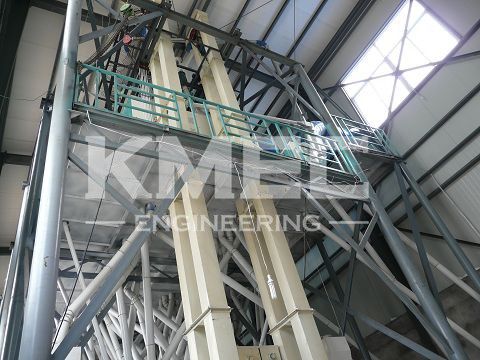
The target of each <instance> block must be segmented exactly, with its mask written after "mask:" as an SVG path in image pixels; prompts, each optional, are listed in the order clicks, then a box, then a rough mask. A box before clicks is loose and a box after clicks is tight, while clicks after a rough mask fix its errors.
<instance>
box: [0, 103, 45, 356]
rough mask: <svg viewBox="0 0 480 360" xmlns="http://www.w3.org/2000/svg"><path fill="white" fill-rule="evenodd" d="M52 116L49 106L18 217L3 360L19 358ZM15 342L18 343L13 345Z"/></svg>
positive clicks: (5, 304) (1, 339)
mask: <svg viewBox="0 0 480 360" xmlns="http://www.w3.org/2000/svg"><path fill="white" fill-rule="evenodd" d="M50 117H51V111H50V109H49V105H48V104H47V105H45V107H44V109H43V117H42V121H41V122H40V129H39V132H38V136H37V145H36V147H35V151H34V155H33V162H32V166H31V169H30V178H29V184H28V186H26V187H25V189H24V200H23V201H24V203H23V204H22V210H21V212H20V216H19V223H18V226H17V229H18V230H17V234H16V238H15V243H14V247H13V250H12V253H11V256H10V264H9V267H8V273H7V278H6V281H5V290H4V293H3V301H2V304H1V320H0V350H1V356H0V357H1V358H10V357H16V356H18V350H19V346H20V334H21V331H22V327H21V325H22V319H23V310H24V299H25V291H24V290H25V289H24V279H23V273H24V256H25V250H26V247H29V246H31V242H33V239H32V236H33V233H34V231H35V227H36V219H37V214H38V199H39V197H40V191H41V187H42V181H43V170H44V167H43V159H44V158H45V152H46V147H47V141H48V132H49V129H50ZM25 202H26V203H25ZM12 341H14V342H15V343H12Z"/></svg>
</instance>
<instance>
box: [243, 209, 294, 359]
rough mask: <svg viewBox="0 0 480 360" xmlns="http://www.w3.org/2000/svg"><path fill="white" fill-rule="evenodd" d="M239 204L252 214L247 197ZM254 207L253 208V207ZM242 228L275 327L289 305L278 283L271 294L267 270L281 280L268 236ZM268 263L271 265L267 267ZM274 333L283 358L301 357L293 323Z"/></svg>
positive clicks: (260, 290)
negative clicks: (272, 294)
mask: <svg viewBox="0 0 480 360" xmlns="http://www.w3.org/2000/svg"><path fill="white" fill-rule="evenodd" d="M236 205H237V212H238V214H239V215H245V216H249V212H248V209H247V203H246V201H244V200H238V201H237V203H236ZM250 207H252V205H250ZM251 210H252V211H253V209H251ZM241 230H243V234H244V237H245V243H246V245H247V250H248V253H249V255H250V260H251V262H252V267H253V270H254V272H255V277H256V278H257V280H258V281H257V282H258V291H259V293H260V297H261V298H262V304H263V307H264V309H265V314H266V316H267V321H268V324H269V326H270V329H274V328H276V327H277V325H278V324H279V323H280V321H281V320H282V319H284V318H285V317H286V316H287V310H286V309H285V304H284V301H283V297H282V293H281V291H280V289H278V287H277V298H276V299H275V300H273V299H272V298H271V296H270V290H269V289H268V285H267V274H270V275H271V276H272V278H273V280H274V281H275V284H278V281H277V279H276V276H275V273H274V272H273V265H272V260H271V259H270V256H269V252H268V249H267V248H266V245H265V239H264V238H263V234H262V233H261V232H255V231H254V229H253V226H250V227H249V228H243V229H241ZM260 248H261V249H260ZM265 265H266V266H267V267H265ZM270 334H271V336H272V338H273V342H274V344H275V345H277V346H278V347H279V349H280V353H281V355H282V359H283V360H300V359H301V357H300V352H299V349H298V346H297V343H296V339H295V336H294V334H293V329H292V327H291V325H290V324H288V323H287V324H285V326H283V327H281V328H279V329H278V330H277V331H273V332H271V333H270Z"/></svg>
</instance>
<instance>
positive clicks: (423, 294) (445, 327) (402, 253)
mask: <svg viewBox="0 0 480 360" xmlns="http://www.w3.org/2000/svg"><path fill="white" fill-rule="evenodd" d="M295 68H296V71H297V73H298V74H299V75H300V79H301V81H302V86H303V88H304V90H305V92H306V93H307V96H308V98H309V100H310V101H311V103H312V105H313V107H314V108H315V109H316V110H317V111H318V112H320V113H321V114H322V118H323V120H324V121H325V122H326V123H327V124H328V125H330V128H329V130H330V131H331V132H332V135H335V136H337V137H338V141H339V142H340V144H341V145H343V146H342V148H344V149H345V155H346V156H347V157H348V160H349V161H350V164H351V165H352V168H353V171H355V173H356V174H357V176H358V177H359V178H360V181H362V182H364V183H368V178H367V177H366V175H365V174H364V172H363V170H362V168H361V167H360V164H359V163H358V162H357V160H356V159H355V157H354V156H353V154H352V153H351V151H350V150H349V148H348V145H347V144H346V143H345V141H344V140H343V138H342V137H341V136H340V135H341V134H340V133H339V132H338V130H337V129H336V127H335V124H334V122H333V119H332V117H331V114H330V112H329V111H328V109H327V107H326V106H325V104H324V103H323V101H322V99H321V97H320V95H319V94H318V92H317V90H316V89H315V86H314V85H313V83H312V82H311V80H310V78H309V77H308V75H307V73H306V72H305V69H304V68H303V67H302V66H300V65H298V66H295ZM369 196H370V207H371V208H372V210H373V211H375V212H377V213H378V217H379V221H380V227H381V228H382V230H383V231H382V232H383V234H384V235H385V238H386V240H387V242H388V244H389V246H390V248H391V250H392V252H393V254H394V255H395V258H396V259H397V261H398V263H399V265H400V267H401V268H402V271H403V272H404V274H405V277H406V278H407V280H408V283H409V285H410V286H411V288H412V290H413V291H414V293H415V294H416V295H417V297H418V300H419V301H420V304H421V305H422V308H423V310H424V312H425V314H426V315H427V317H428V318H429V320H430V321H431V323H432V324H433V325H434V326H435V327H436V328H437V329H438V330H439V331H440V333H441V334H442V336H443V338H444V339H445V340H446V341H447V343H448V344H449V346H450V348H451V350H452V351H453V358H455V359H466V355H465V352H464V350H463V347H462V345H461V343H460V342H459V340H458V338H457V336H456V335H455V333H454V332H453V330H452V328H451V326H450V324H449V323H448V321H447V319H446V317H445V314H444V313H443V311H442V309H441V308H440V306H439V304H438V303H437V301H436V299H435V297H434V296H433V294H432V293H431V291H430V289H429V288H428V286H427V285H426V284H425V282H424V281H423V279H422V277H421V276H420V274H418V272H417V269H416V267H415V264H414V263H413V261H412V259H411V258H410V255H409V253H408V251H407V248H406V247H405V245H404V244H403V242H402V241H401V239H400V237H399V236H398V234H397V232H396V229H395V227H394V225H393V223H392V221H391V219H390V218H389V217H388V214H387V212H386V211H385V208H384V206H383V204H382V202H381V201H380V199H379V197H378V196H377V194H376V193H375V190H373V188H372V186H371V185H369Z"/></svg>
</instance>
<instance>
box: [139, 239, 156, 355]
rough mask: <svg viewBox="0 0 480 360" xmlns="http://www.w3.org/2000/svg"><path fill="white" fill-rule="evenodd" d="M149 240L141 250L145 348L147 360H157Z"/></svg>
mask: <svg viewBox="0 0 480 360" xmlns="http://www.w3.org/2000/svg"><path fill="white" fill-rule="evenodd" d="M148 242H149V240H147V241H145V244H143V246H142V249H141V251H140V252H141V257H142V277H143V284H142V288H143V305H144V317H145V337H144V342H145V347H146V348H147V360H156V359H155V337H154V334H153V327H154V324H153V306H152V282H151V280H150V250H149V249H150V247H149V243H148Z"/></svg>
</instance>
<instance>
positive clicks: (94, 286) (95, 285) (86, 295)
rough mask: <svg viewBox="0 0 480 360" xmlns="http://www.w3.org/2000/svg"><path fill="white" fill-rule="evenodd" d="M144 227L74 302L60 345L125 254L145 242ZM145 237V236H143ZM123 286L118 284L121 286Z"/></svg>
mask: <svg viewBox="0 0 480 360" xmlns="http://www.w3.org/2000/svg"><path fill="white" fill-rule="evenodd" d="M143 226H144V224H143V225H142V226H140V225H139V226H137V227H136V228H135V230H134V231H133V232H132V234H131V235H130V236H129V237H128V239H127V240H125V242H124V243H123V244H122V246H121V247H120V249H118V251H117V252H116V253H115V255H113V257H112V258H111V259H110V261H109V262H108V263H107V264H106V265H105V266H104V267H103V269H102V271H100V272H99V273H98V275H97V276H96V277H95V278H94V279H93V280H92V281H90V283H89V284H88V286H87V287H86V288H85V290H84V291H82V292H81V293H80V294H79V296H78V297H77V298H76V299H75V300H73V301H72V303H71V304H70V306H69V307H68V309H67V310H66V315H65V318H64V321H63V323H62V324H61V326H60V331H59V333H58V337H57V344H58V343H60V342H61V341H62V340H63V338H64V337H65V336H66V334H67V332H68V329H69V327H70V325H71V324H72V322H73V319H74V318H75V316H77V315H78V313H79V312H80V310H81V309H82V308H83V306H84V305H85V304H86V302H87V301H88V300H89V299H90V298H91V297H92V295H93V294H94V293H95V292H96V291H97V290H98V289H99V288H101V287H102V286H103V284H104V283H105V281H106V280H107V278H109V277H110V275H111V274H112V272H113V271H114V270H115V269H116V267H117V265H118V264H119V263H120V262H121V260H122V258H123V257H124V256H125V254H127V253H130V252H131V250H132V249H133V248H134V247H135V246H136V243H137V242H138V241H143V240H144V239H145V237H146V236H147V235H148V234H145V233H146V231H145V229H144V228H143ZM142 235H143V236H142ZM131 255H132V257H135V254H131ZM136 263H137V261H132V262H131V263H130V264H129V266H128V270H127V272H128V273H127V274H123V275H122V277H127V276H128V275H129V274H130V272H131V271H132V270H133V268H134V267H135V266H136ZM120 285H121V284H117V286H120Z"/></svg>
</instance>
